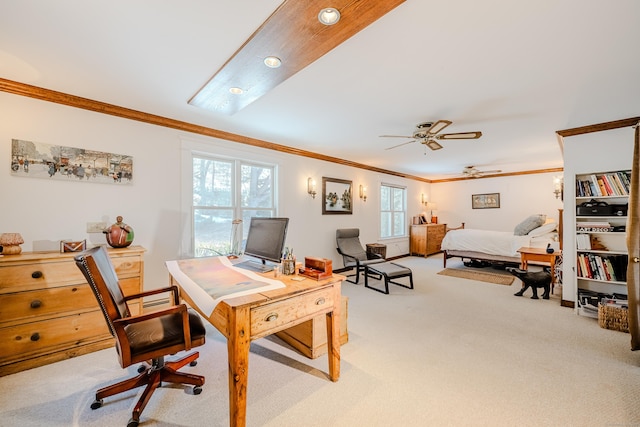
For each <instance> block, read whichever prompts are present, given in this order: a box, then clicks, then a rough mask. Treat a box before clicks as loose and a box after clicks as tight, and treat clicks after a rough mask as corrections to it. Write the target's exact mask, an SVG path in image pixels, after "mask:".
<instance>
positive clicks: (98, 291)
mask: <svg viewBox="0 0 640 427" xmlns="http://www.w3.org/2000/svg"><path fill="white" fill-rule="evenodd" d="M75 260H76V264H77V265H78V267H79V268H80V270H81V271H82V273H83V274H84V277H85V278H86V279H87V282H88V283H89V285H90V286H91V289H92V290H93V293H94V294H95V296H96V299H97V300H98V303H99V304H100V308H101V309H102V314H103V315H104V317H105V319H106V321H107V324H108V325H109V331H111V335H113V336H115V329H114V326H113V321H114V320H116V319H122V318H125V317H130V316H131V313H130V311H129V307H128V306H127V303H126V302H125V300H124V295H123V293H122V289H121V288H120V284H119V282H118V276H117V275H116V270H115V268H114V267H113V264H112V263H111V259H110V258H109V254H108V253H107V251H106V249H105V248H104V246H97V247H95V248H92V249H89V250H88V251H85V252H83V253H81V254H80V255H77V256H76V257H75Z"/></svg>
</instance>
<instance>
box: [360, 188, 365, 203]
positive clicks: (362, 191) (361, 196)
mask: <svg viewBox="0 0 640 427" xmlns="http://www.w3.org/2000/svg"><path fill="white" fill-rule="evenodd" d="M360 199H362V200H363V201H365V202H366V201H367V187H365V186H363V185H362V184H360Z"/></svg>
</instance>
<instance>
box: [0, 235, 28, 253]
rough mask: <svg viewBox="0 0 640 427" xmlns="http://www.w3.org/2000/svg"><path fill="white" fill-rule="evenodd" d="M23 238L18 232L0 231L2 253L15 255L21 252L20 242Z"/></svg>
mask: <svg viewBox="0 0 640 427" xmlns="http://www.w3.org/2000/svg"><path fill="white" fill-rule="evenodd" d="M23 243H24V239H23V238H22V236H21V235H20V233H2V234H0V246H2V254H3V255H16V254H19V253H20V252H22V248H21V247H20V245H21V244H23Z"/></svg>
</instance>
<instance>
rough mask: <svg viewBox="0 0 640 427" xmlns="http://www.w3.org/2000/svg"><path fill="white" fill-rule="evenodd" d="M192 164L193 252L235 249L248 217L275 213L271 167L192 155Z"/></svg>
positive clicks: (273, 178)
mask: <svg viewBox="0 0 640 427" xmlns="http://www.w3.org/2000/svg"><path fill="white" fill-rule="evenodd" d="M192 168H193V198H192V199H193V200H192V221H193V222H192V233H193V236H192V242H193V253H194V254H195V256H212V255H225V254H229V253H238V252H239V250H240V249H241V247H242V244H241V242H239V240H240V235H239V231H240V230H242V236H241V239H242V240H243V241H244V239H245V238H246V235H247V232H248V230H249V226H248V225H249V222H250V220H251V217H252V216H260V217H273V216H275V214H276V202H275V188H276V186H275V167H274V166H272V165H263V164H257V163H251V162H247V161H242V160H231V159H225V158H216V157H210V156H204V155H194V156H193V159H192ZM238 220H242V222H241V223H240V222H239V221H238ZM240 224H245V226H244V227H242V226H240Z"/></svg>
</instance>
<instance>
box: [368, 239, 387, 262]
mask: <svg viewBox="0 0 640 427" xmlns="http://www.w3.org/2000/svg"><path fill="white" fill-rule="evenodd" d="M367 254H378V255H380V256H381V257H382V258H385V259H386V258H387V245H383V244H382V243H367Z"/></svg>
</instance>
